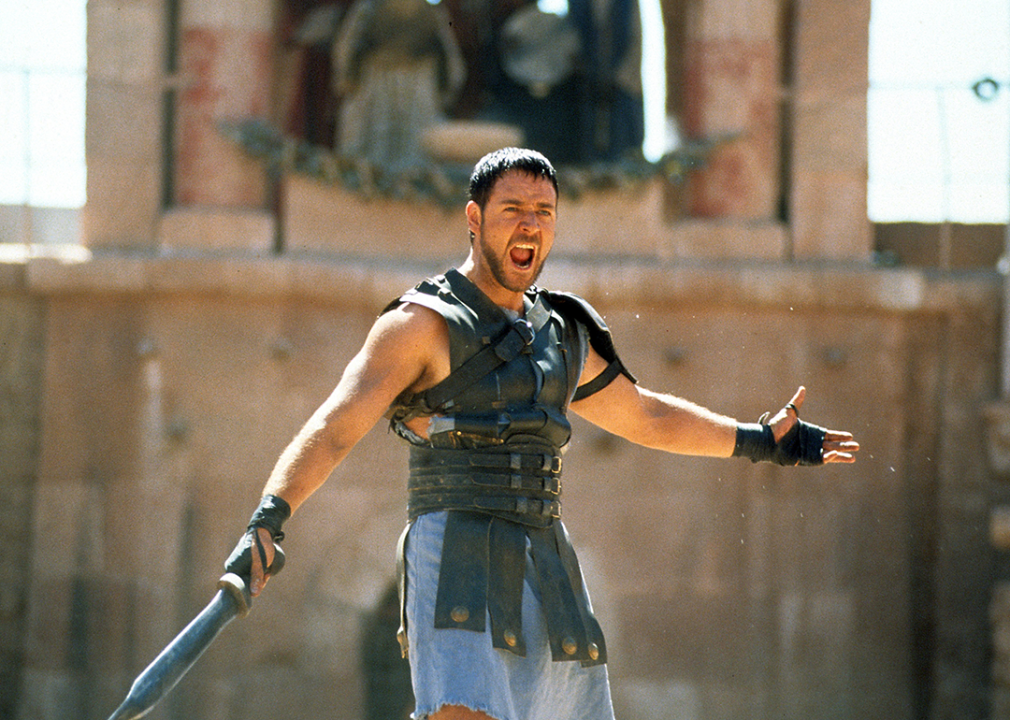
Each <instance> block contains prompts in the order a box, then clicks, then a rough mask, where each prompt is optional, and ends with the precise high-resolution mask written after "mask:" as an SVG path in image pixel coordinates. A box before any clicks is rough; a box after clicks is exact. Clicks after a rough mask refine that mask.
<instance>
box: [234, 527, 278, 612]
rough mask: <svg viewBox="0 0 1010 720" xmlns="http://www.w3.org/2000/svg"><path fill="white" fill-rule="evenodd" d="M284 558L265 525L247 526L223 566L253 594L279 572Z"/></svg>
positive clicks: (261, 589)
mask: <svg viewBox="0 0 1010 720" xmlns="http://www.w3.org/2000/svg"><path fill="white" fill-rule="evenodd" d="M284 560H285V558H284V550H282V549H281V546H280V545H278V544H277V543H276V542H275V541H274V539H273V535H272V534H271V532H270V530H269V529H268V528H265V527H250V528H249V529H248V530H246V532H245V534H244V535H243V536H242V537H241V539H239V541H238V544H237V545H236V546H235V549H234V550H232V552H231V555H229V556H228V559H227V560H226V561H225V563H224V569H225V572H230V573H234V574H235V575H238V576H239V577H240V578H242V579H243V580H244V581H245V582H246V586H247V587H248V588H249V594H250V595H252V596H253V597H256V596H257V595H259V594H260V593H261V592H263V587H264V586H265V585H266V584H267V580H269V579H270V578H271V577H273V576H274V575H276V574H277V573H279V572H280V571H281V569H282V568H283V567H284Z"/></svg>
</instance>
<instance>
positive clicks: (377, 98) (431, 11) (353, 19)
mask: <svg viewBox="0 0 1010 720" xmlns="http://www.w3.org/2000/svg"><path fill="white" fill-rule="evenodd" d="M333 68H334V83H335V89H336V92H337V94H338V95H339V96H340V97H341V110H340V119H339V123H338V127H337V130H336V138H335V139H336V142H335V147H336V149H337V151H338V152H339V153H341V154H343V155H349V156H354V157H360V158H364V159H366V160H368V161H370V162H373V163H375V164H377V165H380V166H382V167H383V168H385V169H387V170H390V171H393V172H398V171H404V170H408V169H410V168H413V167H417V166H418V165H420V164H422V163H424V161H425V157H424V153H423V150H422V146H421V137H422V135H423V133H424V131H425V130H426V129H427V128H428V127H430V126H432V125H433V124H435V123H438V122H440V121H441V120H442V119H443V118H444V111H445V108H446V107H447V106H448V104H449V103H450V102H451V101H452V99H453V98H454V97H455V95H456V93H457V92H458V91H459V89H460V88H461V86H462V84H463V81H464V80H465V69H464V65H463V59H462V55H461V53H460V50H459V47H458V45H457V42H456V38H455V36H454V35H453V33H452V28H451V24H450V22H449V18H448V15H447V14H446V13H445V11H444V9H443V8H442V7H441V6H438V5H431V4H429V3H428V2H427V0H357V2H355V3H354V5H353V6H352V7H351V9H350V11H349V12H348V15H347V17H346V18H345V20H344V22H343V25H342V27H341V29H340V32H339V34H338V36H337V40H336V42H335V44H334V49H333Z"/></svg>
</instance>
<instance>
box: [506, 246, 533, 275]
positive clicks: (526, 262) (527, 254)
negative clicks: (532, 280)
mask: <svg viewBox="0 0 1010 720" xmlns="http://www.w3.org/2000/svg"><path fill="white" fill-rule="evenodd" d="M535 255H536V248H535V247H533V246H532V245H524V244H522V245H513V246H512V249H510V250H509V258H510V259H511V260H512V262H513V263H514V264H515V266H516V267H518V268H519V269H520V270H528V269H529V268H530V266H531V265H533V257H534V256H535Z"/></svg>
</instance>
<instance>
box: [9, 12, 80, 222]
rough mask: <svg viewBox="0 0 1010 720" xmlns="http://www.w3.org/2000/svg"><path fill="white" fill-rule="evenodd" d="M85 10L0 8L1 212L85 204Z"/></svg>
mask: <svg viewBox="0 0 1010 720" xmlns="http://www.w3.org/2000/svg"><path fill="white" fill-rule="evenodd" d="M85 5H86V3H85V0H31V1H30V2H26V1H25V0H0V18H3V20H2V21H0V138H2V141H0V204H23V203H27V204H30V205H38V206H47V207H79V206H81V205H83V204H84V195H85V167H84V96H85V92H84V72H85V67H86V63H87V49H86V45H85V37H86V33H85V28H86V24H85V23H86V20H85ZM27 67H31V68H32V70H33V72H32V74H31V75H29V74H28V73H27V72H26V71H25V68H27Z"/></svg>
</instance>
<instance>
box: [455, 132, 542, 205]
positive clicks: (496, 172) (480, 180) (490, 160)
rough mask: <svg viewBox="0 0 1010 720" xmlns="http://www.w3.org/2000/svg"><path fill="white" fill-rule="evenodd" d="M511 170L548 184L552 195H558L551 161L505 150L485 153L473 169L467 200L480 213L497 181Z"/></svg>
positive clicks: (533, 153)
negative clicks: (553, 193)
mask: <svg viewBox="0 0 1010 720" xmlns="http://www.w3.org/2000/svg"><path fill="white" fill-rule="evenodd" d="M510 170H521V171H522V172H525V173H529V174H530V175H535V176H537V177H542V178H545V179H547V180H550V182H551V185H553V186H554V192H555V193H557V191H558V176H557V173H556V172H555V171H554V166H553V165H551V161H550V160H548V159H547V158H546V157H544V156H543V155H542V154H541V153H539V152H537V151H536V150H529V149H527V148H516V147H507V148H502V149H501V150H495V151H494V152H491V153H488V154H487V155H485V156H484V157H482V158H481V159H480V160H479V161H478V162H477V164H476V165H475V166H474V168H473V174H472V175H470V190H469V199H470V200H473V201H474V202H475V203H477V205H479V206H480V208H481V210H483V209H484V207H485V206H486V205H487V199H488V197H489V196H490V195H491V190H492V188H494V184H495V183H496V182H498V178H500V177H501V176H502V175H504V174H505V173H507V172H509V171H510Z"/></svg>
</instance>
